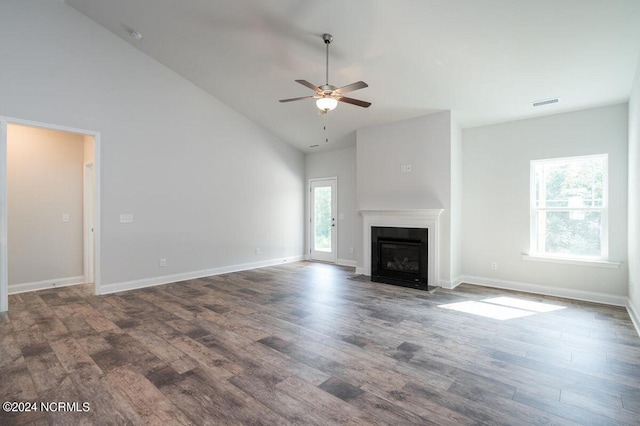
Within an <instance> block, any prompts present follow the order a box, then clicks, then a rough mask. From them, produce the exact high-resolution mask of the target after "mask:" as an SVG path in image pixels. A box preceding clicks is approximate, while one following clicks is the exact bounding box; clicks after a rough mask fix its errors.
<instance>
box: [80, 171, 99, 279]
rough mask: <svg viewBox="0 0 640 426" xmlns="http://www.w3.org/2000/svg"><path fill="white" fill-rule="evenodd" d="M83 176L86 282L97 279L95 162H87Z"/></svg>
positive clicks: (83, 230) (83, 231)
mask: <svg viewBox="0 0 640 426" xmlns="http://www.w3.org/2000/svg"><path fill="white" fill-rule="evenodd" d="M83 172H84V173H83V176H82V178H83V179H82V183H83V186H82V193H83V196H82V204H83V209H82V216H83V224H82V233H83V243H84V250H83V253H84V255H83V265H84V282H85V283H92V282H94V281H95V256H94V253H95V250H96V244H95V238H94V231H95V224H94V223H93V221H94V219H95V211H94V208H95V201H94V200H95V188H96V185H95V181H96V174H95V164H94V162H93V161H91V162H85V163H84V168H83Z"/></svg>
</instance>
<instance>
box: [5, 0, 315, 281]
mask: <svg viewBox="0 0 640 426" xmlns="http://www.w3.org/2000/svg"><path fill="white" fill-rule="evenodd" d="M25 28H26V29H28V30H26V31H25ZM17 35H19V36H17ZM0 39H3V40H12V43H5V46H4V48H3V52H2V57H3V61H2V64H3V65H2V67H0V93H2V96H0V114H1V115H5V116H8V117H14V118H20V119H26V120H33V121H37V122H44V123H54V124H58V125H62V126H69V127H73V128H82V129H89V130H93V131H97V132H99V133H100V137H101V139H100V141H101V153H100V154H101V156H100V162H101V165H102V169H101V176H100V179H101V183H100V185H101V202H102V204H101V212H100V213H101V220H102V222H101V237H102V239H101V251H102V253H101V254H102V264H101V274H102V284H103V285H109V284H117V283H123V282H130V281H135V280H143V279H149V278H153V277H159V276H175V275H176V274H181V273H188V272H190V271H201V270H210V269H212V268H222V267H226V266H233V265H252V264H257V263H259V262H264V261H268V260H278V259H284V258H290V257H296V256H298V257H299V256H302V255H303V241H304V223H303V217H304V187H305V175H304V156H303V155H302V154H301V153H300V152H299V151H297V150H295V149H294V148H292V147H291V146H290V145H288V144H286V143H284V142H282V141H280V140H279V139H277V138H276V137H275V136H273V135H272V134H270V133H268V132H267V131H265V130H264V129H263V128H261V127H258V126H257V125H256V124H254V123H253V122H252V121H250V120H248V119H246V118H245V117H243V116H241V115H240V114H238V113H237V112H236V111H234V110H232V109H231V108H229V107H227V106H226V105H224V104H222V103H221V102H220V101H218V100H217V99H215V98H214V97H212V96H210V95H208V94H207V93H205V92H204V91H202V90H201V89H199V88H197V87H195V86H194V85H193V84H191V83H189V82H188V81H186V80H185V79H183V78H182V77H180V76H178V75H177V74H175V73H174V72H172V71H171V70H169V69H167V68H166V67H164V66H162V65H161V64H159V63H158V62H156V61H154V60H153V59H151V58H149V57H148V56H146V55H144V54H142V53H140V52H139V51H137V50H136V49H134V48H133V47H132V46H130V45H128V44H127V43H126V42H124V41H123V40H121V39H119V38H118V37H116V36H115V35H113V34H112V33H110V32H108V31H107V30H105V29H104V28H102V27H101V26H99V25H98V24H96V23H94V22H92V21H90V20H89V19H88V18H86V17H84V16H82V15H81V14H79V13H78V12H76V11H75V10H73V9H72V8H70V7H69V6H67V5H65V4H64V3H62V2H53V1H50V0H5V1H2V2H0ZM2 190H4V188H3V189H2ZM121 213H132V214H134V222H133V223H130V224H121V223H119V215H120V214H121ZM255 248H260V249H261V251H260V255H256V254H255ZM161 257H162V258H166V259H167V267H165V268H160V267H159V259H160V258H161Z"/></svg>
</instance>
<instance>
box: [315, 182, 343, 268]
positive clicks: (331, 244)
mask: <svg viewBox="0 0 640 426" xmlns="http://www.w3.org/2000/svg"><path fill="white" fill-rule="evenodd" d="M336 183H337V182H336V179H335V178H331V179H318V180H312V181H310V190H311V193H310V196H311V203H310V212H311V214H310V216H311V217H310V220H309V224H310V230H311V232H310V241H309V246H310V247H311V250H310V258H311V260H321V261H323V262H333V263H335V261H336V259H337V235H338V233H337V231H336V230H337V223H336V211H337V206H336V204H337V203H336V200H337V197H336V186H337V185H336Z"/></svg>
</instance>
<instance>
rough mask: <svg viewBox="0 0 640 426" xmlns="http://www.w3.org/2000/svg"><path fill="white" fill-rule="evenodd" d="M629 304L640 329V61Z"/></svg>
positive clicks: (633, 109)
mask: <svg viewBox="0 0 640 426" xmlns="http://www.w3.org/2000/svg"><path fill="white" fill-rule="evenodd" d="M629 302H630V305H631V307H632V309H633V311H634V314H635V320H636V327H638V329H640V61H639V62H638V69H637V71H636V79H635V83H634V85H633V90H632V92H631V98H630V100H629Z"/></svg>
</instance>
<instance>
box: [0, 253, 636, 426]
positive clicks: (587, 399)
mask: <svg viewBox="0 0 640 426" xmlns="http://www.w3.org/2000/svg"><path fill="white" fill-rule="evenodd" d="M353 277H354V272H353V269H350V268H343V267H338V266H334V265H326V264H318V263H309V262H300V263H295V264H288V265H283V266H279V267H272V268H264V269H258V270H252V271H246V272H238V273H232V274H226V275H220V276H215V277H210V278H204V279H197V280H191V281H185V282H181V283H175V284H169V285H164V286H158V287H153V288H147V289H141V290H135V291H130V292H124V293H118V294H114V295H107V296H94V295H92V293H93V289H92V287H91V286H88V285H83V286H74V287H66V288H59V289H53V290H44V291H39V292H32V293H23V294H18V295H12V296H10V298H9V313H8V314H4V315H2V316H1V318H0V400H2V401H19V402H66V403H70V404H68V406H66V409H64V408H63V409H59V410H57V411H55V412H44V411H42V410H41V409H40V410H38V411H31V412H23V413H5V412H0V424H2V425H9V424H37V425H39V424H43V425H44V424H65V425H66V424H101V425H102V424H113V425H122V424H133V425H138V424H152V425H157V424H162V425H186V424H196V425H219V424H225V425H227V424H243V425H244V424H251V425H259V424H264V425H288V424H297V425H329V424H349V425H370V424H389V425H404V424H419V425H473V424H492V425H524V424H557V425H573V424H581V425H624V424H628V425H640V338H639V337H638V335H637V334H636V331H635V329H634V328H633V326H632V324H631V321H630V319H629V317H628V315H627V312H626V311H625V309H624V308H618V307H611V306H604V305H597V304H591V303H582V302H576V301H569V300H565V299H559V298H552V297H543V296H536V295H530V294H524V293H517V292H509V291H503V290H496V289H490V288H484V287H478V286H470V285H461V286H459V287H458V288H457V289H455V290H444V289H438V290H437V291H436V292H435V293H427V292H423V291H419V290H413V289H405V288H401V287H396V286H390V285H386V284H378V283H370V282H367V281H366V280H362V279H357V278H356V279H352V278H353ZM501 297H506V298H508V299H496V298H501ZM487 299H490V300H487ZM522 301H528V302H537V304H534V305H522V303H523V302H522ZM461 303H462V305H458V306H461V307H463V308H464V307H466V308H468V309H471V310H473V311H475V312H480V313H482V312H483V311H482V309H481V308H487V307H488V308H491V309H489V312H490V313H495V312H499V313H506V314H508V315H511V314H516V315H517V314H527V316H522V317H517V318H512V319H504V320H499V319H494V318H491V317H486V316H481V315H477V314H474V313H467V312H462V311H459V310H453V309H447V308H444V307H442V305H450V304H461ZM543 304H544V305H543ZM549 306H555V307H558V306H559V307H562V308H563V309H559V310H552V311H549V312H538V311H544V310H545V308H548V307H549ZM74 402H75V403H78V404H77V405H72V403H74ZM83 403H88V406H89V410H88V411H83V410H82V404H83ZM78 408H80V409H78Z"/></svg>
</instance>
